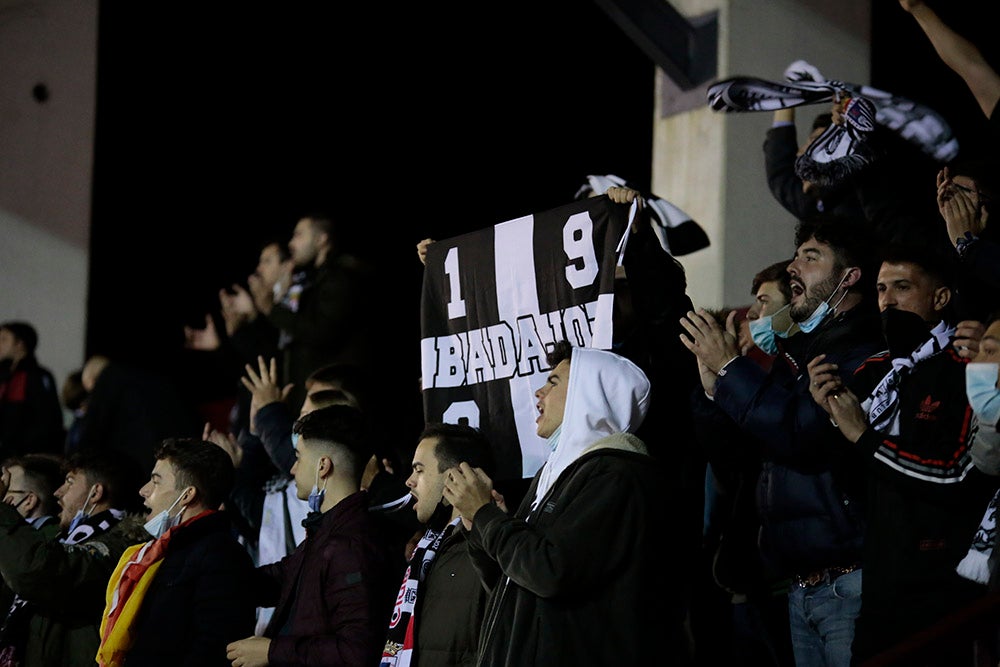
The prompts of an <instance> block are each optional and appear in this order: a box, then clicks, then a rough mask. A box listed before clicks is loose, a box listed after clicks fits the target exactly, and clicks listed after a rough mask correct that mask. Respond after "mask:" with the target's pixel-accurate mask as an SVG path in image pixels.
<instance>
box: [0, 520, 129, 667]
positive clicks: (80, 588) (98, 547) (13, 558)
mask: <svg viewBox="0 0 1000 667" xmlns="http://www.w3.org/2000/svg"><path fill="white" fill-rule="evenodd" d="M143 523H144V519H143V518H141V517H139V516H126V517H125V518H124V519H122V520H121V521H120V522H119V523H118V524H117V525H116V526H115V527H114V528H112V529H111V530H109V531H108V532H107V533H104V534H101V535H98V536H96V537H92V538H90V539H88V540H85V541H83V542H80V543H79V544H75V545H72V546H67V545H64V544H62V543H61V542H59V541H58V540H57V539H50V538H47V537H46V536H45V535H43V534H42V533H41V532H40V531H37V530H35V529H34V528H32V527H31V526H30V525H29V524H28V523H26V522H25V521H24V520H23V519H22V518H21V515H20V514H18V513H17V511H16V510H15V509H14V508H13V507H11V506H10V505H6V504H3V503H0V574H2V575H3V578H4V581H5V582H6V584H7V585H8V586H9V587H10V588H11V589H12V590H13V591H14V592H15V593H17V594H18V595H20V596H21V597H22V598H24V599H25V600H27V601H28V602H29V603H30V604H31V605H32V607H33V610H34V614H33V616H32V618H31V620H30V622H29V630H28V640H27V646H26V649H25V658H24V664H25V665H31V666H32V667H50V666H51V667H76V666H77V665H80V666H81V667H84V666H85V667H93V666H94V664H95V658H96V656H97V646H98V644H99V643H100V641H99V639H100V638H99V630H100V626H101V616H102V615H103V613H104V602H105V600H104V595H105V592H106V590H107V587H108V579H110V577H111V572H112V571H113V570H114V567H115V565H117V564H118V559H119V558H120V557H121V555H122V552H123V551H125V548H126V547H128V546H131V545H133V544H138V543H140V542H145V541H146V540H148V539H149V534H148V533H147V532H146V531H145V529H144V528H143ZM5 611H6V610H5Z"/></svg>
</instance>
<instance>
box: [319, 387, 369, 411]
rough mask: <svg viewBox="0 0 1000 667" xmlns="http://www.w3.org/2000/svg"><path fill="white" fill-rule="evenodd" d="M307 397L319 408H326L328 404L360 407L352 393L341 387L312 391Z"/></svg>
mask: <svg viewBox="0 0 1000 667" xmlns="http://www.w3.org/2000/svg"><path fill="white" fill-rule="evenodd" d="M306 398H308V399H309V400H310V401H311V402H312V404H313V405H314V406H316V408H317V409H318V408H325V407H327V406H328V405H351V406H354V407H360V406H358V405H357V403H356V402H355V400H354V398H352V397H351V395H350V394H348V393H347V392H344V391H341V390H340V389H320V390H318V391H312V392H309V394H307V395H306Z"/></svg>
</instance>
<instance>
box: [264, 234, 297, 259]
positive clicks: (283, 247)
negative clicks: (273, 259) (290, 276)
mask: <svg viewBox="0 0 1000 667" xmlns="http://www.w3.org/2000/svg"><path fill="white" fill-rule="evenodd" d="M271 246H277V247H278V258H279V259H280V260H281V261H282V262H285V261H287V260H289V259H291V258H292V253H291V252H290V251H289V250H288V242H287V241H285V240H284V239H279V238H278V237H276V236H272V237H269V238H266V239H264V240H263V241H262V242H261V244H260V252H264V249H265V248H270V247H271Z"/></svg>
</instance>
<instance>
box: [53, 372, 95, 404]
mask: <svg viewBox="0 0 1000 667" xmlns="http://www.w3.org/2000/svg"><path fill="white" fill-rule="evenodd" d="M88 395H89V394H88V392H87V390H86V389H84V388H83V371H82V370H75V371H73V372H72V373H70V374H69V375H67V376H66V379H65V380H63V383H62V388H61V389H60V390H59V399H60V400H61V401H62V404H63V405H64V406H65V407H66V409H67V410H79V409H80V408H82V407H83V404H84V403H86V401H87V396H88Z"/></svg>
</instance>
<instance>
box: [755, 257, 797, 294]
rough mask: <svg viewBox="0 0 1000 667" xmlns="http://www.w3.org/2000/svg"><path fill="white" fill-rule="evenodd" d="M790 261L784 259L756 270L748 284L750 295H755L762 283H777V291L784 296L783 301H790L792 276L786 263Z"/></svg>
mask: <svg viewBox="0 0 1000 667" xmlns="http://www.w3.org/2000/svg"><path fill="white" fill-rule="evenodd" d="M791 263H792V261H791V260H790V259H784V260H782V261H780V262H775V263H774V264H771V265H770V266H765V267H764V268H763V269H761V270H760V271H758V272H757V275H755V276H754V277H753V282H752V283H751V285H750V295H751V296H757V290H759V289H760V286H761V285H763V284H764V283H778V291H780V292H781V295H782V296H784V297H785V301H791V300H792V277H791V275H789V273H788V265H789V264H791Z"/></svg>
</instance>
